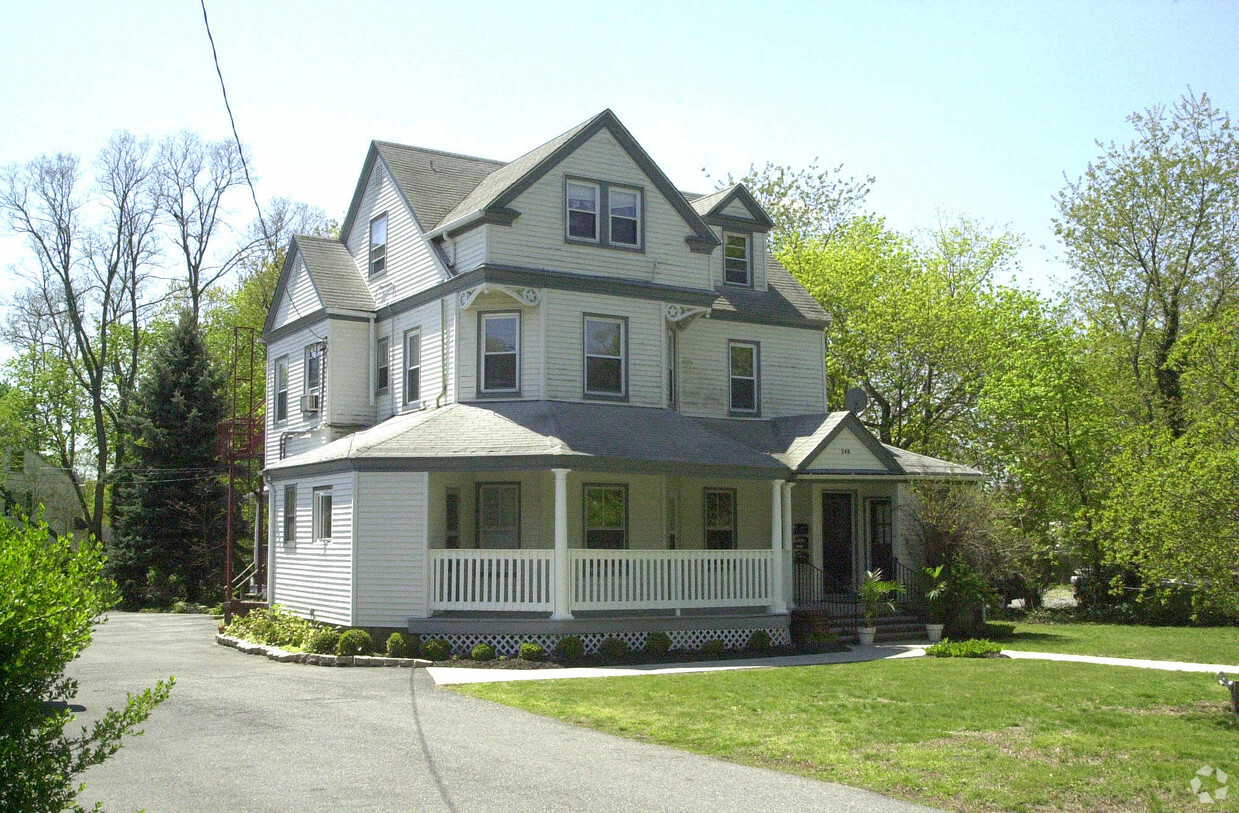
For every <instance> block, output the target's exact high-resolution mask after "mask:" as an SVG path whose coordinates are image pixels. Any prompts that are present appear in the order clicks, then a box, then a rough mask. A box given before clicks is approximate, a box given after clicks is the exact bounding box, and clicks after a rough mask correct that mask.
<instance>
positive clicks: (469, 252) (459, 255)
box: [455, 226, 490, 274]
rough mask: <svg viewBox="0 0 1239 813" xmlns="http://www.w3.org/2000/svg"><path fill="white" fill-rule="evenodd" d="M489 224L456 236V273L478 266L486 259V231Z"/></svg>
mask: <svg viewBox="0 0 1239 813" xmlns="http://www.w3.org/2000/svg"><path fill="white" fill-rule="evenodd" d="M489 229H490V226H479V227H477V228H476V229H472V230H470V231H467V232H465V233H464V234H462V235H460V236H459V237H457V238H456V240H455V243H456V261H455V269H456V273H457V274H459V273H462V272H464V271H469V270H471V269H473V268H476V267H478V266H479V265H481V264H482V263H483V262H485V261H486V233H487V230H489Z"/></svg>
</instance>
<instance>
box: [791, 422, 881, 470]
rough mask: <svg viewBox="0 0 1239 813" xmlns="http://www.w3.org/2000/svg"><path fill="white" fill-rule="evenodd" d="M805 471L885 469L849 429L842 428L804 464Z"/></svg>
mask: <svg viewBox="0 0 1239 813" xmlns="http://www.w3.org/2000/svg"><path fill="white" fill-rule="evenodd" d="M805 469H806V470H807V471H886V465H885V464H883V463H882V461H881V460H878V458H877V457H875V456H874V454H873V452H871V451H869V449H868V448H866V447H865V444H864V443H862V442H861V440H860V438H858V437H856V434H855V433H854V432H852V430H851V429H844V430H843V431H841V432H840V433H839V434H838V435H836V436H835V438H834V439H833V440H831V442H830V443H829V444H828V445H827V446H826V448H825V449H822V451H820V452H818V455H817V457H815V458H813V459H812V460H810V461H809V463H808V465H806V466H805Z"/></svg>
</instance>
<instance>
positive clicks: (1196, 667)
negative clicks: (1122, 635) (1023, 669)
mask: <svg viewBox="0 0 1239 813" xmlns="http://www.w3.org/2000/svg"><path fill="white" fill-rule="evenodd" d="M921 654H924V652H922V653H921ZM1002 654H1004V655H1009V656H1010V657H1012V658H1018V659H1027V660H1038V661H1067V662H1069V663H1096V664H1100V665H1102V666H1131V667H1135V668H1137V669H1161V670H1163V671H1166V672H1208V673H1210V674H1217V673H1218V672H1226V673H1227V674H1231V675H1234V674H1239V666H1227V665H1224V664H1217V663H1189V662H1186V661H1154V660H1148V659H1145V658H1103V657H1100V656H1097V655H1064V654H1061V653H1058V652H1022V651H1020V650H1018V649H1004V650H1003V651H1002Z"/></svg>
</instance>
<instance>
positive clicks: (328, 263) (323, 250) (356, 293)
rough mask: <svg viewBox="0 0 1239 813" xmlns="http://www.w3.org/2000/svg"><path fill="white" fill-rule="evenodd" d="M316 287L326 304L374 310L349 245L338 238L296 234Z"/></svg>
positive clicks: (302, 256)
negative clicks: (347, 246) (349, 250)
mask: <svg viewBox="0 0 1239 813" xmlns="http://www.w3.org/2000/svg"><path fill="white" fill-rule="evenodd" d="M293 242H294V243H296V245H297V251H298V252H300V254H301V258H302V260H304V261H305V267H306V271H307V272H308V273H309V275H310V279H311V280H313V281H314V288H315V290H317V291H318V295H319V297H320V298H321V299H322V300H323V307H326V308H343V309H346V310H360V311H372V310H374V307H375V306H374V297H373V296H372V295H371V294H370V288H369V286H367V285H366V281H365V280H364V279H362V277H361V273H360V272H359V271H358V270H357V263H355V262H353V257H352V255H351V254H349V253H348V248H346V247H345V245H344V244H343V243H341V242H340V241H339V240H333V239H331V238H328V237H310V236H308V235H304V234H298V235H296V236H294V237H293Z"/></svg>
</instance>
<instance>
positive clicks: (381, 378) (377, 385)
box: [374, 338, 391, 392]
mask: <svg viewBox="0 0 1239 813" xmlns="http://www.w3.org/2000/svg"><path fill="white" fill-rule="evenodd" d="M374 358H375V368H376V369H375V371H374V389H375V391H376V392H387V388H388V387H389V386H390V385H391V350H390V348H389V347H388V341H387V339H386V338H382V339H379V340H378V341H377V342H375V347H374Z"/></svg>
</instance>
